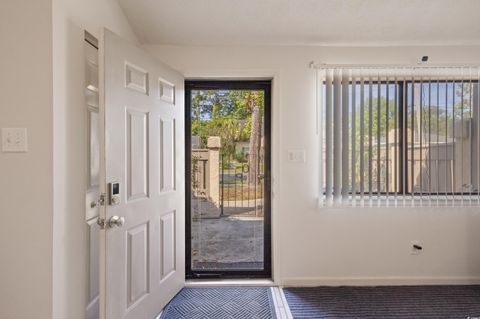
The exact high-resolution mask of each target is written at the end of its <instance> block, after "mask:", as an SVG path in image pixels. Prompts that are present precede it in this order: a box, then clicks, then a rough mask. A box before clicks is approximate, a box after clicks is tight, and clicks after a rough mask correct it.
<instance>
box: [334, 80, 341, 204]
mask: <svg viewBox="0 0 480 319" xmlns="http://www.w3.org/2000/svg"><path fill="white" fill-rule="evenodd" d="M341 91H342V87H341V74H340V71H335V73H334V74H333V197H334V199H339V197H340V195H341V186H342V184H341V183H342V179H341V178H342V175H341V174H342V165H341V164H342V158H341V156H342V145H341V143H342V138H341V136H342V135H341V134H342V104H341V102H342V100H341V99H342V92H341Z"/></svg>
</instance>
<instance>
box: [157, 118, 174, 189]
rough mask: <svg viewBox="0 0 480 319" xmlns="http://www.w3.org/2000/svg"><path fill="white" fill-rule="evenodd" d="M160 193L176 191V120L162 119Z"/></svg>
mask: <svg viewBox="0 0 480 319" xmlns="http://www.w3.org/2000/svg"><path fill="white" fill-rule="evenodd" d="M159 150H160V192H168V191H172V190H174V189H175V178H176V176H175V119H167V118H161V119H160V148H159Z"/></svg>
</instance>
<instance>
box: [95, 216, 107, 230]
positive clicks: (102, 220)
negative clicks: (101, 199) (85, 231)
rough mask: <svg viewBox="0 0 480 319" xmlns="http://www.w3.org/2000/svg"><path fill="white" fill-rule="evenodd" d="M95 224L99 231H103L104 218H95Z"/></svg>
mask: <svg viewBox="0 0 480 319" xmlns="http://www.w3.org/2000/svg"><path fill="white" fill-rule="evenodd" d="M97 224H98V226H100V229H105V225H106V223H105V218H100V217H98V218H97Z"/></svg>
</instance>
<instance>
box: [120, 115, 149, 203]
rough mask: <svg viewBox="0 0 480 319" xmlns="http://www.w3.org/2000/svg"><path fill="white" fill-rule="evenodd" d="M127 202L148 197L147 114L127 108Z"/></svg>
mask: <svg viewBox="0 0 480 319" xmlns="http://www.w3.org/2000/svg"><path fill="white" fill-rule="evenodd" d="M126 124H127V128H126V132H127V154H126V156H127V178H126V181H127V192H128V198H127V199H128V200H129V201H131V200H135V199H140V198H145V197H148V186H149V183H148V180H149V167H148V153H149V149H148V146H149V144H148V113H146V112H141V111H137V110H134V109H128V108H127V120H126Z"/></svg>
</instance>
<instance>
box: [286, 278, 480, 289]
mask: <svg viewBox="0 0 480 319" xmlns="http://www.w3.org/2000/svg"><path fill="white" fill-rule="evenodd" d="M475 284H480V277H298V278H284V279H283V280H282V286H284V287H315V286H388V285H391V286H401V285H475Z"/></svg>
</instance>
